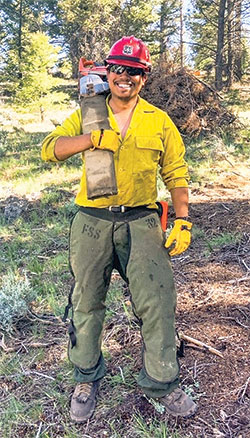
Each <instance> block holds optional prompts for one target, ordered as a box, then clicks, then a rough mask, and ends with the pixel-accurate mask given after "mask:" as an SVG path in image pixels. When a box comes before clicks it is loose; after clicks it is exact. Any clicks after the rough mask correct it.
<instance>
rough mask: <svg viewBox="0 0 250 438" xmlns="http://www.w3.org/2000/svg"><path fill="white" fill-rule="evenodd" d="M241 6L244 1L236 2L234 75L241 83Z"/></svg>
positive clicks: (237, 0)
mask: <svg viewBox="0 0 250 438" xmlns="http://www.w3.org/2000/svg"><path fill="white" fill-rule="evenodd" d="M241 6H242V0H235V62H234V74H235V76H236V78H237V79H238V80H239V81H240V80H241V78H242V44H241Z"/></svg>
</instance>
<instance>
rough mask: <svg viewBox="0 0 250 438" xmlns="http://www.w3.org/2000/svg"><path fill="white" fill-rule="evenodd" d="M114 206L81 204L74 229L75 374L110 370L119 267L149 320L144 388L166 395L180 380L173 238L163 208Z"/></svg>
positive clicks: (96, 375)
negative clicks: (111, 306) (107, 354)
mask: <svg viewBox="0 0 250 438" xmlns="http://www.w3.org/2000/svg"><path fill="white" fill-rule="evenodd" d="M136 210H137V209H132V210H130V211H128V212H126V213H110V212H108V211H107V210H106V209H95V208H81V209H80V210H79V211H78V213H77V214H76V216H75V217H74V219H73V222H72V225H71V231H70V265H71V268H72V273H73V275H74V279H75V285H74V289H73V293H72V297H71V300H72V320H71V325H70V329H69V334H70V343H69V359H70V361H71V362H72V363H73V364H74V365H75V378H76V380H77V381H79V382H90V381H94V380H97V379H100V378H102V377H103V376H104V375H105V364H104V359H103V357H102V353H101V344H102V332H103V323H104V318H105V310H106V306H105V299H106V294H107V291H108V288H109V284H110V279H111V273H112V270H113V269H114V268H115V269H118V271H119V272H120V273H121V275H122V277H123V278H125V279H126V280H127V281H128V283H129V289H130V293H131V297H132V305H133V309H134V312H135V315H136V316H137V317H138V319H139V321H140V324H141V335H142V340H143V366H142V370H141V372H140V374H139V377H138V379H137V382H138V385H139V386H140V387H141V388H142V389H143V391H144V392H145V393H146V394H147V395H148V396H152V397H161V396H163V395H165V394H167V393H169V392H171V391H172V390H173V389H174V388H176V387H177V386H178V384H179V365H178V361H177V357H176V345H175V307H176V293H175V288H174V282H173V273H172V268H171V264H170V257H169V255H168V252H167V250H166V249H165V247H164V242H165V237H164V234H163V231H162V229H161V224H160V219H159V216H158V214H157V212H156V211H155V210H153V211H150V210H149V209H146V208H144V209H142V210H140V209H139V212H138V211H137V213H135V212H136Z"/></svg>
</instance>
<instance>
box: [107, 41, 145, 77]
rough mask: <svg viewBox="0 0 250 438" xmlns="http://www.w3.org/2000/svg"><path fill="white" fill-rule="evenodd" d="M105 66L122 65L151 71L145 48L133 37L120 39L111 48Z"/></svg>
mask: <svg viewBox="0 0 250 438" xmlns="http://www.w3.org/2000/svg"><path fill="white" fill-rule="evenodd" d="M105 64H122V65H128V66H129V67H139V68H142V69H143V70H145V71H150V70H151V59H150V54H149V50H148V48H147V46H146V45H145V44H144V43H143V42H142V40H139V39H138V38H135V37H134V36H133V35H131V36H129V37H125V36H124V37H122V38H121V39H120V40H118V41H116V43H115V44H114V45H113V46H112V47H111V49H110V52H109V54H108V57H107V58H106V59H105Z"/></svg>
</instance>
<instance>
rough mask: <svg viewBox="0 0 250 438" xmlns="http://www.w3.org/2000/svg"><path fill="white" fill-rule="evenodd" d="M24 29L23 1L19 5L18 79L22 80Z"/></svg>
mask: <svg viewBox="0 0 250 438" xmlns="http://www.w3.org/2000/svg"><path fill="white" fill-rule="evenodd" d="M22 29H23V0H20V4H19V23H18V78H19V79H22V66H21V64H22V51H23V50H22Z"/></svg>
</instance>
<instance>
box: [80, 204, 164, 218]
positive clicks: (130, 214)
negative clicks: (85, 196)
mask: <svg viewBox="0 0 250 438" xmlns="http://www.w3.org/2000/svg"><path fill="white" fill-rule="evenodd" d="M80 211H82V212H83V213H86V214H89V215H90V216H95V217H97V218H100V219H106V220H111V221H112V222H116V221H118V222H119V220H120V221H123V220H134V219H137V218H139V217H144V216H148V215H149V214H151V213H154V212H155V211H157V210H156V209H154V208H147V206H146V205H139V206H138V207H126V206H125V205H118V206H110V207H107V208H96V207H80ZM124 213H127V214H124Z"/></svg>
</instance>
